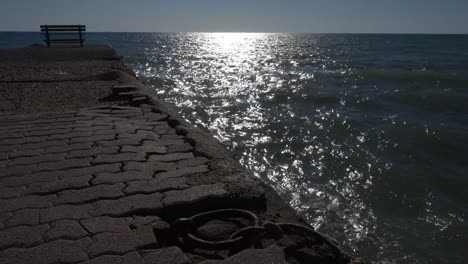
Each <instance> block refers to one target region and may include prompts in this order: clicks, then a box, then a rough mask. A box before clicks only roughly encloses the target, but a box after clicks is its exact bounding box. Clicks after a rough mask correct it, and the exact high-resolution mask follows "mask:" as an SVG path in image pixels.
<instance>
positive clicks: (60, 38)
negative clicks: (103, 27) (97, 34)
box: [41, 25, 86, 48]
mask: <svg viewBox="0 0 468 264" xmlns="http://www.w3.org/2000/svg"><path fill="white" fill-rule="evenodd" d="M84 32H86V26H85V25H41V33H42V35H43V36H44V41H45V42H46V43H47V47H49V48H50V45H51V44H52V43H59V44H71V43H80V46H81V47H83V42H84V41H85V39H84V38H83V37H84Z"/></svg>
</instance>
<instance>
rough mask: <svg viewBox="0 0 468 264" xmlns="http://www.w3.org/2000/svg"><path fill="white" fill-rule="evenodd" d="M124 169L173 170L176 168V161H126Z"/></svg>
mask: <svg viewBox="0 0 468 264" xmlns="http://www.w3.org/2000/svg"><path fill="white" fill-rule="evenodd" d="M123 169H124V171H130V170H139V171H154V172H162V171H171V170H175V169H176V164H175V163H166V162H159V161H149V162H132V161H131V162H126V163H125V165H124V168H123Z"/></svg>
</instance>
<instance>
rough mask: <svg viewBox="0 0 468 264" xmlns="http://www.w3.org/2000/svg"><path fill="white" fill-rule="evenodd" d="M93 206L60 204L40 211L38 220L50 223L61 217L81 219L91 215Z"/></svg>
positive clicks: (61, 218)
mask: <svg viewBox="0 0 468 264" xmlns="http://www.w3.org/2000/svg"><path fill="white" fill-rule="evenodd" d="M92 209H93V208H92V207H91V205H90V204H84V205H60V206H55V207H51V208H47V209H42V210H41V211H40V222H41V223H50V222H54V221H58V220H63V219H83V218H89V217H90V216H91V210H92Z"/></svg>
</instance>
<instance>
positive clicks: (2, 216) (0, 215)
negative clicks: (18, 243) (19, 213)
mask: <svg viewBox="0 0 468 264" xmlns="http://www.w3.org/2000/svg"><path fill="white" fill-rule="evenodd" d="M12 215H13V214H12V213H11V212H0V230H1V229H3V228H5V223H6V222H7V221H8V220H9V219H10V218H11V216H12Z"/></svg>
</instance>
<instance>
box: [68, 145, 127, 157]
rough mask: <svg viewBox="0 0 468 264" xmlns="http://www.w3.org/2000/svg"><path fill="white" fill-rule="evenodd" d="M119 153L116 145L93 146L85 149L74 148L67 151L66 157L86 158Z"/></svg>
mask: <svg viewBox="0 0 468 264" xmlns="http://www.w3.org/2000/svg"><path fill="white" fill-rule="evenodd" d="M117 153H119V148H118V147H116V146H115V147H94V148H91V149H86V150H74V151H71V152H70V153H68V155H67V158H68V159H69V158H86V157H91V156H96V155H100V154H117Z"/></svg>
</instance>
